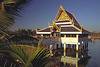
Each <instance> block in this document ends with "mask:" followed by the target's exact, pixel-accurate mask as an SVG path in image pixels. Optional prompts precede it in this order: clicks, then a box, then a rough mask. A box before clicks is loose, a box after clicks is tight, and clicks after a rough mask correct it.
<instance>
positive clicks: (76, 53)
mask: <svg viewBox="0 0 100 67" xmlns="http://www.w3.org/2000/svg"><path fill="white" fill-rule="evenodd" d="M76 58H77V62H76V67H78V52H76Z"/></svg>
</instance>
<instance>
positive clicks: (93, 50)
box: [58, 39, 100, 67]
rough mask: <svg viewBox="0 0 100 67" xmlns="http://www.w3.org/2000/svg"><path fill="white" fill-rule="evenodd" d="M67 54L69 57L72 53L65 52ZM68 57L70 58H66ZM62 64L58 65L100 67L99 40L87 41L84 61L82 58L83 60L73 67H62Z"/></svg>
mask: <svg viewBox="0 0 100 67" xmlns="http://www.w3.org/2000/svg"><path fill="white" fill-rule="evenodd" d="M58 47H59V46H58ZM71 51H72V50H71ZM62 52H63V50H62ZM75 53H76V52H75ZM75 53H74V56H75ZM67 54H70V55H71V54H72V53H71V52H69V51H68V50H67ZM62 55H63V54H62ZM67 56H68V55H67ZM78 56H79V54H78ZM68 57H70V56H68ZM68 57H66V58H68ZM73 58H75V57H73ZM67 60H68V59H66V61H67ZM66 61H64V62H66ZM69 61H70V60H69ZM69 61H68V62H69ZM64 62H63V64H61V63H60V67H100V40H99V39H92V40H89V42H88V51H87V57H86V58H85V59H84V58H83V60H82V61H81V62H80V61H79V62H78V65H76V64H74V65H73V64H69V63H67V64H65V66H64Z"/></svg>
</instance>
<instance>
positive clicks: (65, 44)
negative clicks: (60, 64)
mask: <svg viewBox="0 0 100 67" xmlns="http://www.w3.org/2000/svg"><path fill="white" fill-rule="evenodd" d="M64 56H66V44H64Z"/></svg>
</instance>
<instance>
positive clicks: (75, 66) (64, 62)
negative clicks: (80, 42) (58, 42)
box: [60, 49, 91, 67]
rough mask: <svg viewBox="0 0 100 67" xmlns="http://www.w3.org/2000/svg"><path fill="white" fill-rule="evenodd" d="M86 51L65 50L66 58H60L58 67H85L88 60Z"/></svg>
mask: <svg viewBox="0 0 100 67" xmlns="http://www.w3.org/2000/svg"><path fill="white" fill-rule="evenodd" d="M90 58H91V57H90V56H88V51H86V50H82V51H78V52H77V51H75V50H74V49H66V56H64V55H62V56H61V63H60V66H61V67H62V66H63V67H85V65H86V64H87V63H88V61H89V60H90Z"/></svg>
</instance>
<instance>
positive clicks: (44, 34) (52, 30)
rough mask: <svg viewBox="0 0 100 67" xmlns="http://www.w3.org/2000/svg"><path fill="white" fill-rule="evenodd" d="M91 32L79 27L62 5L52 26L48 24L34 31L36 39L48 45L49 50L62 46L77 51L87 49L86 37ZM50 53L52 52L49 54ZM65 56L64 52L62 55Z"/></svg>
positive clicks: (71, 14)
mask: <svg viewBox="0 0 100 67" xmlns="http://www.w3.org/2000/svg"><path fill="white" fill-rule="evenodd" d="M90 33H91V31H89V30H87V29H85V28H83V25H82V26H80V23H79V22H78V21H77V19H76V18H75V16H74V14H73V13H69V12H68V11H66V10H65V9H64V8H63V7H62V5H60V8H59V10H58V13H57V15H56V17H55V19H54V21H53V24H51V25H50V23H48V27H46V28H43V29H36V34H37V35H38V37H40V38H43V39H44V42H46V43H48V47H50V49H51V50H52V49H54V47H56V48H58V46H60V47H61V48H62V46H64V52H65V51H66V47H67V46H68V48H74V49H76V51H78V50H79V49H88V35H89V34H90ZM51 53H52V52H51ZM64 55H66V52H65V53H64Z"/></svg>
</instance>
